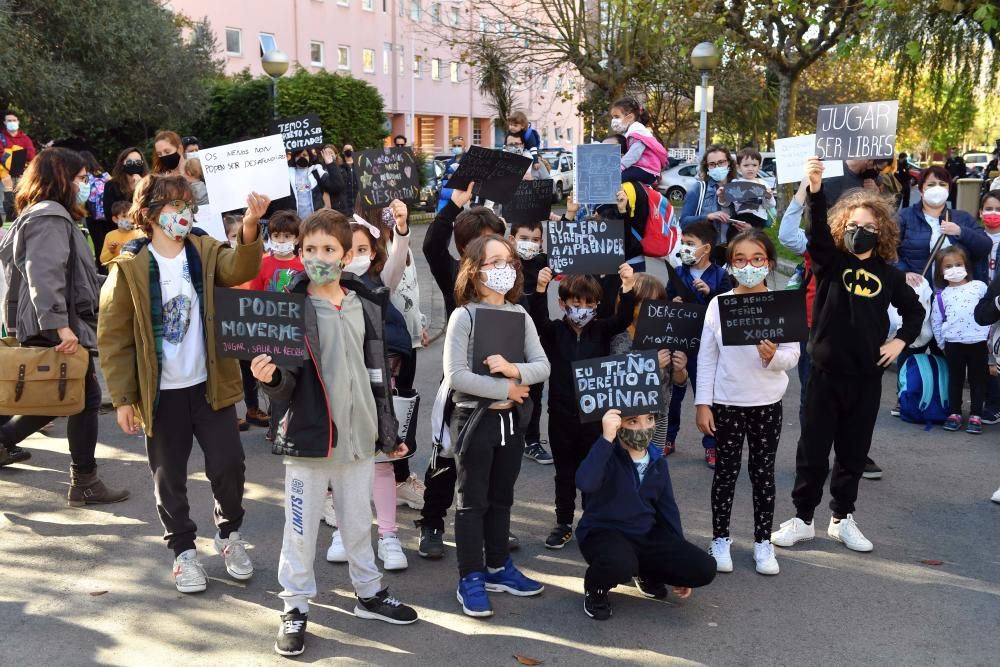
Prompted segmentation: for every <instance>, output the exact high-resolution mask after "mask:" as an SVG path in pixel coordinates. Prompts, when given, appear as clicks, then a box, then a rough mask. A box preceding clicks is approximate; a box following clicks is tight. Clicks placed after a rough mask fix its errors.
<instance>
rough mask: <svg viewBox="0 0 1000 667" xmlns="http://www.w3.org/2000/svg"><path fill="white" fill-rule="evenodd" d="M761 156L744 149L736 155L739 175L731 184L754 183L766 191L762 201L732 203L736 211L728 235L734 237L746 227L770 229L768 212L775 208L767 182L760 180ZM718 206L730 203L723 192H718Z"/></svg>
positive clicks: (772, 194)
mask: <svg viewBox="0 0 1000 667" xmlns="http://www.w3.org/2000/svg"><path fill="white" fill-rule="evenodd" d="M761 159H762V158H761V155H760V153H759V152H758V151H755V150H754V149H752V148H744V149H743V150H741V151H740V152H739V153H737V154H736V172H737V173H738V174H739V176H737V177H736V178H734V179H733V180H732V181H731V182H732V183H756V184H757V185H763V186H764V187H765V188H767V189H766V191H765V192H764V198H763V199H755V200H751V201H743V202H735V203H733V205H734V207H735V209H736V215H735V216H734V220H735V221H734V222H733V224H732V227H730V230H729V234H730V236H734V235H736V234H737V233H739V232H741V231H745V230H746V229H747V228H748V227H757V228H761V227H770V226H771V217H770V214H769V213H768V211H769V210H770V209H773V208H774V207H775V206H777V205H778V204H777V202H776V201H775V200H774V193H773V192H771V189H770V188H769V187H767V182H766V181H764V179H762V178H760V177H759V176H758V175H759V174H760V164H761ZM718 197H719V205H720V206H729V204H730V203H731V202H730V201H729V199H728V198H727V197H726V193H725V190H722V189H720V190H719V195H718Z"/></svg>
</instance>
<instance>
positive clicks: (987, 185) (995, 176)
mask: <svg viewBox="0 0 1000 667" xmlns="http://www.w3.org/2000/svg"><path fill="white" fill-rule="evenodd" d="M998 170H1000V139H997V147H996V150H994V151H993V159H992V160H990V162H989V164H987V165H986V169H984V170H983V183H982V185H981V186H980V195H985V194H986V193H987V192H989V191H990V190H996V189H997V188H998V187H1000V184H998V183H997V181H1000V171H998Z"/></svg>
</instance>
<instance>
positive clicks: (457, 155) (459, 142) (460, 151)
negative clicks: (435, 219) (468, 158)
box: [437, 136, 465, 213]
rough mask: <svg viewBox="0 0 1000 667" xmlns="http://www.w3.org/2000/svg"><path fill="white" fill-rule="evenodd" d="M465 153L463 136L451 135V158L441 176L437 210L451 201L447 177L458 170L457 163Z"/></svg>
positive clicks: (439, 210)
mask: <svg viewBox="0 0 1000 667" xmlns="http://www.w3.org/2000/svg"><path fill="white" fill-rule="evenodd" d="M464 154H465V138H464V137H459V136H456V137H452V139H451V159H450V160H448V163H447V164H446V165H445V167H444V174H442V176H441V196H440V197H439V198H438V205H437V211H438V213H440V212H441V209H443V208H444V207H445V206H447V205H448V202H450V201H451V193H452V189H451V188H449V187H448V179H450V178H451V177H452V174H454V173H455V172H456V171H458V163H459V162H460V161H461V160H462V155H464Z"/></svg>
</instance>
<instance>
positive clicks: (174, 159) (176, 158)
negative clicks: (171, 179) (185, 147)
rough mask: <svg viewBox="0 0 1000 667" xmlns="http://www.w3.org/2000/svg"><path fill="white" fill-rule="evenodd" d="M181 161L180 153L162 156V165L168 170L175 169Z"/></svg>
mask: <svg viewBox="0 0 1000 667" xmlns="http://www.w3.org/2000/svg"><path fill="white" fill-rule="evenodd" d="M180 163H181V154H180V153H171V154H170V155H161V156H160V166H161V167H163V168H164V169H165V170H166V171H173V170H174V169H176V168H177V165H179V164H180Z"/></svg>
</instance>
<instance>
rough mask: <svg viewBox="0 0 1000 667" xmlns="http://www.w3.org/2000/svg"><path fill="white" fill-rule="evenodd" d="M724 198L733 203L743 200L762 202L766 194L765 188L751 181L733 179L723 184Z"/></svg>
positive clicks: (739, 202) (740, 202)
mask: <svg viewBox="0 0 1000 667" xmlns="http://www.w3.org/2000/svg"><path fill="white" fill-rule="evenodd" d="M723 192H724V193H725V195H726V199H727V200H728V201H729V202H730V203H733V204H742V203H743V202H762V201H764V196H765V195H766V194H767V188H766V187H765V186H763V185H761V184H760V183H754V182H752V181H733V182H731V183H726V184H725V185H724V186H723Z"/></svg>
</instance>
